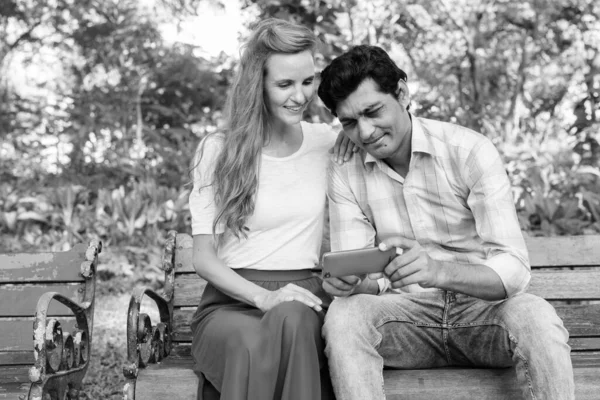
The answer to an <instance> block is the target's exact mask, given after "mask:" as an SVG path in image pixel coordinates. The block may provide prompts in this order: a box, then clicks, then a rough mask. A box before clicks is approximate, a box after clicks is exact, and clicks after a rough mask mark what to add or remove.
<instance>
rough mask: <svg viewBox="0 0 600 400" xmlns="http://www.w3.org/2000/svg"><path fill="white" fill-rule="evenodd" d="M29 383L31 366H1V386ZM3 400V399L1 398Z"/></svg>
mask: <svg viewBox="0 0 600 400" xmlns="http://www.w3.org/2000/svg"><path fill="white" fill-rule="evenodd" d="M23 382H29V366H27V365H9V366H5V365H1V366H0V386H1V385H3V384H5V383H13V384H18V383H23ZM0 398H1V397H0Z"/></svg>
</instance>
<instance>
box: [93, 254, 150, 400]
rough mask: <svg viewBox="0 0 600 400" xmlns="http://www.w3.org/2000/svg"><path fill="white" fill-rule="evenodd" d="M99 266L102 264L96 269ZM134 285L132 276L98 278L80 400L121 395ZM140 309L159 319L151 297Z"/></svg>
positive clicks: (105, 399)
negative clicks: (89, 347)
mask: <svg viewBox="0 0 600 400" xmlns="http://www.w3.org/2000/svg"><path fill="white" fill-rule="evenodd" d="M103 255H104V254H103ZM103 255H101V262H102V258H103V257H102V256H103ZM101 268H102V266H100V267H99V270H101ZM135 285H136V284H135V280H134V279H133V278H127V277H124V276H115V277H111V278H109V279H108V280H101V279H98V280H97V287H96V302H95V308H94V327H93V333H92V356H91V360H90V366H89V367H88V371H87V374H86V377H85V379H84V381H83V390H82V393H81V399H82V400H85V399H89V400H117V399H118V400H121V399H122V398H123V385H124V383H125V377H124V376H123V365H125V363H126V361H127V309H128V307H129V299H130V297H131V293H132V292H133V288H134V286H135ZM142 312H146V313H147V314H149V315H150V318H151V319H152V323H153V324H154V323H156V321H157V320H158V310H157V309H156V308H155V307H153V306H152V304H151V302H150V300H148V302H146V301H144V302H143V303H142Z"/></svg>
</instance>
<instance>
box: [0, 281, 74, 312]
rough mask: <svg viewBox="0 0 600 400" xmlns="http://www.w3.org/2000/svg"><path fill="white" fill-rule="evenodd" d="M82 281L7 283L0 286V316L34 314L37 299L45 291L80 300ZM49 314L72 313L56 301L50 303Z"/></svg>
mask: <svg viewBox="0 0 600 400" xmlns="http://www.w3.org/2000/svg"><path fill="white" fill-rule="evenodd" d="M84 291H85V284H84V283H79V282H78V283H72V284H37V285H34V284H7V285H2V286H0V299H2V301H1V302H0V317H19V316H31V317H33V316H34V315H35V308H36V306H37V302H38V299H39V298H40V296H41V295H42V294H44V293H46V292H58V293H60V294H62V295H64V296H65V297H68V298H71V299H73V300H74V301H76V302H78V303H79V302H81V300H82V297H83V296H82V295H81V294H82V293H84ZM49 315H73V313H72V312H71V310H69V308H68V307H66V306H64V305H62V304H61V303H59V302H58V301H53V302H52V303H51V304H50V309H49Z"/></svg>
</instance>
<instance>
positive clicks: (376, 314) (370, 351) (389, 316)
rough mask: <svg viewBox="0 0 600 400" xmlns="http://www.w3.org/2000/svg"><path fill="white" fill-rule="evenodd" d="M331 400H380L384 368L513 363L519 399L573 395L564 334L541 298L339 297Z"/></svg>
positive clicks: (332, 320) (330, 317)
mask: <svg viewBox="0 0 600 400" xmlns="http://www.w3.org/2000/svg"><path fill="white" fill-rule="evenodd" d="M323 335H324V337H325V340H326V348H325V354H326V355H327V357H328V360H329V369H330V373H331V379H332V382H333V386H334V390H335V395H336V398H337V400H350V399H357V400H369V399H377V400H383V399H385V393H384V387H383V373H382V370H383V367H384V366H385V367H391V368H398V369H418V368H436V367H446V366H479V367H510V366H513V365H514V366H515V367H516V372H517V379H518V385H519V386H520V388H521V391H522V393H523V398H524V399H537V400H552V399H560V400H569V399H573V398H574V382H573V368H572V365H571V358H570V347H569V345H568V344H567V340H568V338H569V334H568V332H567V330H566V329H565V328H564V326H563V323H562V321H561V319H560V318H559V317H558V316H557V315H556V312H555V310H554V308H553V307H552V306H551V305H550V304H549V303H548V302H546V301H545V300H544V299H542V298H540V297H537V296H534V295H531V294H519V295H516V296H514V297H511V298H509V299H506V300H501V301H484V300H480V299H477V298H474V297H470V296H467V295H463V294H457V293H453V292H446V291H439V292H424V293H402V294H400V293H387V294H384V295H381V296H373V295H364V294H360V295H355V296H350V297H347V298H337V299H335V300H334V301H333V303H332V304H331V306H330V307H329V310H328V311H327V314H326V317H325V324H324V327H323Z"/></svg>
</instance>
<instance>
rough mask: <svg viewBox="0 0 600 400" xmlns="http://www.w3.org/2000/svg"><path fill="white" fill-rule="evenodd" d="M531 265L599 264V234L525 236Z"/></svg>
mask: <svg viewBox="0 0 600 400" xmlns="http://www.w3.org/2000/svg"><path fill="white" fill-rule="evenodd" d="M525 242H526V244H527V249H528V250H529V262H530V263H531V266H533V267H567V266H577V265H600V245H599V243H600V235H582V236H556V237H526V238H525Z"/></svg>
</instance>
